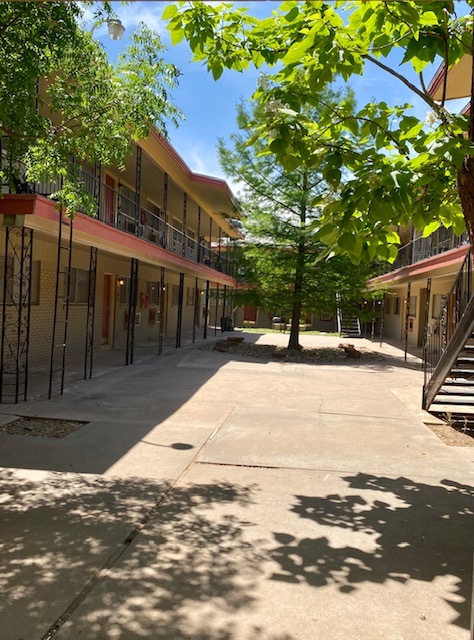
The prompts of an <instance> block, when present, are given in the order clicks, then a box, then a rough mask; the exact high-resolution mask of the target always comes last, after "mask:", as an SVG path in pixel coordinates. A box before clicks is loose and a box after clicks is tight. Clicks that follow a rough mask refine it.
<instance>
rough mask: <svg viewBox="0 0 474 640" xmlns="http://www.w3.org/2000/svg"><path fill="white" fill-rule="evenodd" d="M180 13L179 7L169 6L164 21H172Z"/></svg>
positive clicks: (164, 14) (164, 12)
mask: <svg viewBox="0 0 474 640" xmlns="http://www.w3.org/2000/svg"><path fill="white" fill-rule="evenodd" d="M177 13H178V7H177V6H176V5H175V4H169V5H168V6H167V7H166V8H165V10H164V11H163V16H162V18H163V20H170V19H171V18H174V16H175V15H176V14H177Z"/></svg>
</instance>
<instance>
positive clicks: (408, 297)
mask: <svg viewBox="0 0 474 640" xmlns="http://www.w3.org/2000/svg"><path fill="white" fill-rule="evenodd" d="M410 292H411V282H409V283H408V289H407V305H406V310H405V362H406V360H407V352H408V323H409V321H410Z"/></svg>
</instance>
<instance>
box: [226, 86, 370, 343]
mask: <svg viewBox="0 0 474 640" xmlns="http://www.w3.org/2000/svg"><path fill="white" fill-rule="evenodd" d="M323 97H324V101H325V102H326V103H327V104H330V103H336V102H340V101H341V100H342V98H343V95H342V93H341V92H338V93H334V92H332V91H330V90H326V91H324V96H323ZM343 99H344V101H345V103H346V109H347V112H348V113H349V112H350V110H351V109H352V108H353V98H352V96H351V93H350V92H348V91H345V92H344V98H343ZM310 111H311V112H310ZM305 114H306V115H307V117H308V118H312V119H313V120H317V119H318V113H317V109H315V108H312V109H311V110H310V109H309V108H307V109H306V110H305ZM262 118H265V114H264V112H262V109H261V108H260V107H259V106H258V105H257V106H256V107H255V109H254V110H253V112H252V113H251V112H249V111H248V110H247V109H246V108H245V105H244V103H243V102H242V103H241V104H240V105H239V106H238V116H237V121H238V125H239V128H240V130H241V133H239V134H234V135H232V136H231V147H229V146H227V145H226V143H225V141H223V140H219V145H218V152H219V158H220V162H221V165H222V168H223V169H224V172H225V173H226V175H227V176H230V177H232V178H233V179H234V180H237V181H238V182H239V183H241V184H242V185H243V193H242V198H241V206H242V208H243V211H244V214H245V217H244V226H245V229H246V231H247V233H248V238H247V242H245V243H244V245H243V246H242V260H241V269H240V276H241V278H242V280H243V282H244V283H245V287H244V288H243V289H241V291H240V294H238V298H239V302H240V303H241V304H242V303H244V304H245V303H247V304H248V303H251V304H253V305H255V306H257V307H260V308H263V309H265V310H267V311H269V312H273V313H275V312H276V313H280V314H281V315H284V316H287V317H291V331H290V337H289V344H288V348H290V349H298V348H300V347H299V326H300V321H301V318H302V317H304V316H305V315H307V314H309V313H312V312H319V313H320V314H329V315H334V314H335V307H336V294H337V293H339V294H340V295H341V299H342V301H343V303H344V304H345V305H349V306H352V305H354V304H356V303H357V302H359V301H360V299H361V296H362V293H361V292H362V290H363V289H364V288H365V283H366V282H367V279H368V277H369V275H370V271H369V268H367V267H365V268H362V267H360V266H358V267H355V266H354V264H352V263H351V262H350V260H349V259H348V258H347V257H346V256H332V257H331V258H330V259H329V258H328V256H327V252H326V251H325V249H326V247H325V246H324V245H323V244H322V243H321V242H320V241H318V239H317V235H318V233H317V229H318V224H319V207H318V206H314V205H313V204H312V203H314V202H316V201H317V200H319V199H320V198H324V197H326V196H325V194H326V192H327V191H328V184H327V182H326V180H325V178H324V177H323V174H324V173H325V172H326V162H325V159H324V158H320V159H319V162H318V163H317V165H315V166H313V167H311V168H308V167H296V168H294V169H293V170H291V171H290V170H286V169H285V168H284V167H283V166H282V165H281V164H280V163H279V161H278V158H277V156H276V154H275V153H272V152H270V153H269V152H268V151H267V145H266V139H265V138H262V137H260V136H256V135H255V132H256V131H258V130H259V123H260V121H261V119H262ZM326 173H327V172H326Z"/></svg>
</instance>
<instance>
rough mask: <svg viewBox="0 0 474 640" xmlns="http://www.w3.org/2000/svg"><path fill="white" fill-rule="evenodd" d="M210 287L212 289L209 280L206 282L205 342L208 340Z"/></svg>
mask: <svg viewBox="0 0 474 640" xmlns="http://www.w3.org/2000/svg"><path fill="white" fill-rule="evenodd" d="M209 287H210V282H209V280H206V302H205V307H204V331H203V336H202V337H203V338H204V340H205V339H206V338H207V316H208V315H209Z"/></svg>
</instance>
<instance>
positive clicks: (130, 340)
mask: <svg viewBox="0 0 474 640" xmlns="http://www.w3.org/2000/svg"><path fill="white" fill-rule="evenodd" d="M137 289H138V259H137V258H131V261H130V287H129V290H128V322H127V345H126V349H125V365H128V364H133V351H134V347H135V315H136V313H137Z"/></svg>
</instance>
